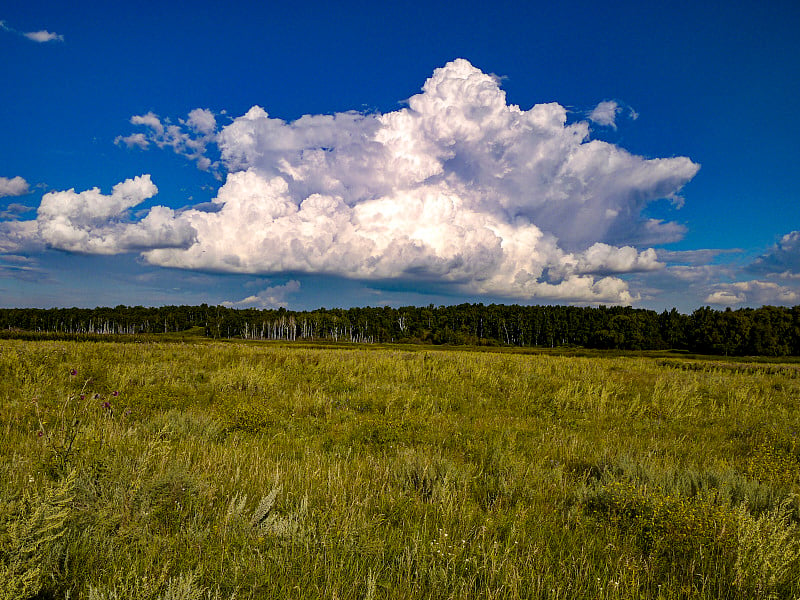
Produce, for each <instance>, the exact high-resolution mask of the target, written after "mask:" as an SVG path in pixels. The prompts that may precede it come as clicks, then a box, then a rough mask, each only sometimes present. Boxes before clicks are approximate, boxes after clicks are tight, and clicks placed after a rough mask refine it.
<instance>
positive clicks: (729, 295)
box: [704, 290, 747, 306]
mask: <svg viewBox="0 0 800 600" xmlns="http://www.w3.org/2000/svg"><path fill="white" fill-rule="evenodd" d="M745 300H747V297H746V296H745V295H744V294H742V293H738V294H737V293H734V292H732V291H730V290H720V291H717V292H713V293H712V294H709V295H708V296H706V299H705V300H704V302H705V303H706V304H716V305H719V306H735V305H737V304H741V303H742V302H744V301H745Z"/></svg>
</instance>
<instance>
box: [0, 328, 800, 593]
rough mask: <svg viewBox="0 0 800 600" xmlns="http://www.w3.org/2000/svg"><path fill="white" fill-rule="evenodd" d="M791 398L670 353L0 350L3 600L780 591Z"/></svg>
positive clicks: (784, 389)
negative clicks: (72, 371) (644, 354)
mask: <svg viewBox="0 0 800 600" xmlns="http://www.w3.org/2000/svg"><path fill="white" fill-rule="evenodd" d="M72 369H75V370H76V371H77V373H76V374H75V375H71V374H70V372H71V370H72ZM115 392H117V395H114V393H115ZM799 401H800V378H799V377H798V375H797V371H796V367H794V366H793V365H786V366H782V365H778V364H756V363H743V362H736V363H732V362H727V361H720V360H719V359H717V361H716V362H706V361H703V360H700V359H698V358H696V357H691V358H687V359H681V358H676V357H668V358H665V356H664V355H662V354H659V355H656V356H606V355H593V356H557V355H551V354H517V353H511V352H474V351H463V350H459V351H456V350H446V349H436V350H433V349H430V348H413V349H402V348H396V347H395V348H390V347H364V346H349V347H340V346H338V347H326V348H319V347H311V346H305V347H298V346H289V345H278V344H242V343H232V342H229V341H228V342H209V341H205V340H198V341H197V343H193V342H192V341H191V340H186V341H185V342H148V343H105V342H100V341H98V342H93V343H86V342H69V341H60V342H59V341H35V342H32V341H23V340H5V341H0V409H1V410H0V458H2V460H0V599H5V598H38V599H50V598H67V597H69V598H72V599H78V598H89V599H92V600H101V599H112V598H113V599H123V598H124V599H157V598H158V599H164V600H166V599H177V598H219V599H228V598H232V597H236V598H339V599H342V600H344V599H350V598H353V599H362V598H374V599H377V598H396V599H405V598H570V599H572V598H587V599H588V598H708V599H711V598H787V599H788V598H792V599H794V598H797V597H798V596H800V577H799V576H798V574H799V573H800V561H798V554H799V553H800V535H798V531H797V523H798V518H799V517H800V505H799V504H798V496H797V494H798V493H800V441H798V437H797V432H798V431H800V413H798V410H797V409H798V402H799ZM3 582H4V583H3Z"/></svg>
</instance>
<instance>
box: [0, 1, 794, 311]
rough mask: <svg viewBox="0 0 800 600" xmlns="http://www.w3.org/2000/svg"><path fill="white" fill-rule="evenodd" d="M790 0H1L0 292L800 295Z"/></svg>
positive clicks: (19, 301)
mask: <svg viewBox="0 0 800 600" xmlns="http://www.w3.org/2000/svg"><path fill="white" fill-rule="evenodd" d="M798 31H800V4H798V3H797V2H795V1H793V0H790V1H783V0H775V1H771V2H738V1H735V0H734V1H731V2H728V3H725V4H724V6H723V5H719V4H718V3H710V2H696V1H694V2H682V1H678V2H670V3H648V2H640V1H637V2H624V1H623V2H616V3H608V4H603V3H597V2H583V1H581V2H557V3H556V2H548V3H543V2H537V1H527V2H503V1H499V2H493V3H491V4H486V3H484V2H480V3H479V2H461V3H457V4H453V3H446V2H436V1H428V2H407V3H375V2H342V3H331V2H324V3H323V2H305V3H299V4H296V5H290V3H277V2H259V3H248V2H241V3H231V2H226V3H221V2H211V1H202V0H200V1H193V2H191V3H189V2H140V3H113V2H111V3H109V2H102V3H101V2H84V1H81V0H77V1H76V2H72V3H56V2H40V1H37V0H31V1H29V2H24V3H22V2H17V3H10V4H6V5H4V6H2V7H0V81H2V86H0V89H2V90H3V91H2V93H0V306H1V307H42V308H47V307H57V306H62V307H71V306H80V307H94V306H116V305H119V304H124V305H129V306H133V305H144V306H161V305H167V304H188V305H197V304H201V303H207V304H212V305H216V304H225V305H228V306H233V307H256V308H275V307H281V306H283V307H287V308H289V309H294V310H311V309H315V308H319V307H327V308H331V307H351V306H382V305H388V306H395V307H397V306H406V305H427V304H435V305H452V304H459V303H462V302H483V303H485V304H488V303H493V302H494V303H505V304H511V303H517V304H574V305H598V304H607V305H612V304H622V305H631V306H634V307H640V308H649V309H655V310H658V311H661V310H665V309H667V310H668V309H671V308H673V307H675V308H677V309H678V310H680V311H681V312H691V311H692V310H695V309H697V308H699V307H701V306H706V305H707V306H712V307H714V308H718V309H722V308H725V307H732V308H740V307H747V306H753V307H756V306H761V305H765V304H769V305H782V306H794V305H798V304H800V204H799V203H798V202H799V201H800V197H799V195H798V185H797V174H798V172H800V171H799V170H798V166H797V165H798V159H800V151H799V150H798V148H800V145H798V139H800V125H799V124H798V123H800V120H798V114H800V35H798V33H797V32H798Z"/></svg>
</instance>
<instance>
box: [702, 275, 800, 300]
mask: <svg viewBox="0 0 800 600" xmlns="http://www.w3.org/2000/svg"><path fill="white" fill-rule="evenodd" d="M798 301H800V291H798V290H796V289H792V288H790V287H787V286H783V285H778V284H777V283H774V282H772V281H759V280H755V279H754V280H751V281H737V282H736V283H719V284H717V285H715V286H714V288H713V291H712V292H711V293H710V294H709V295H708V296H706V299H705V302H706V303H708V304H717V305H723V306H733V305H736V304H745V303H747V304H749V305H751V306H757V305H766V304H770V305H783V306H788V305H793V304H796V303H797V302H798Z"/></svg>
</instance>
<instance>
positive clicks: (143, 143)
mask: <svg viewBox="0 0 800 600" xmlns="http://www.w3.org/2000/svg"><path fill="white" fill-rule="evenodd" d="M114 143H115V144H116V145H117V146H120V145H122V144H125V145H126V146H127V147H128V148H133V147H134V146H137V147H139V148H141V149H142V150H147V147H148V146H149V145H150V142H148V141H147V138H146V137H145V135H144V134H143V133H132V134H131V135H129V136H127V137H122V136H121V135H118V136H117V137H115V138H114Z"/></svg>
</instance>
